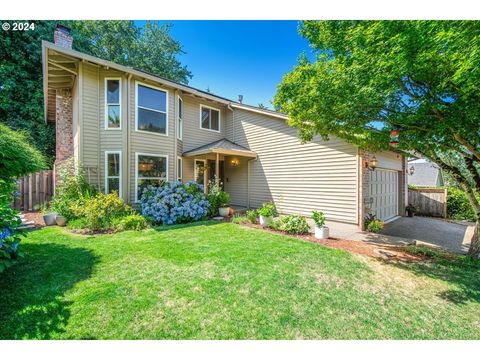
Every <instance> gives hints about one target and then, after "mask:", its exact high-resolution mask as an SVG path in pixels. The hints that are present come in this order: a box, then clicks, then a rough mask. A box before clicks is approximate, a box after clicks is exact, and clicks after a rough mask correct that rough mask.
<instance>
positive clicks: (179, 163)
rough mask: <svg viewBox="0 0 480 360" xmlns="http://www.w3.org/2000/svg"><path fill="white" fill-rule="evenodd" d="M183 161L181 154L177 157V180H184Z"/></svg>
mask: <svg viewBox="0 0 480 360" xmlns="http://www.w3.org/2000/svg"><path fill="white" fill-rule="evenodd" d="M182 165H183V161H182V158H181V157H180V156H179V157H177V180H178V181H180V182H182V174H183V169H182Z"/></svg>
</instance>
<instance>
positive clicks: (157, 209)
mask: <svg viewBox="0 0 480 360" xmlns="http://www.w3.org/2000/svg"><path fill="white" fill-rule="evenodd" d="M209 206H210V203H209V202H208V200H206V198H205V193H204V192H203V186H202V185H199V184H197V183H195V182H188V183H185V184H182V183H181V182H179V181H175V182H171V183H169V182H165V183H164V184H163V185H162V186H160V187H153V186H147V187H146V188H145V189H144V191H143V193H142V196H141V199H140V208H141V212H142V215H143V216H145V217H148V218H150V219H151V220H152V221H153V222H154V223H156V224H166V225H172V224H182V223H188V222H192V221H198V220H201V219H204V218H205V217H206V216H207V214H208V209H209Z"/></svg>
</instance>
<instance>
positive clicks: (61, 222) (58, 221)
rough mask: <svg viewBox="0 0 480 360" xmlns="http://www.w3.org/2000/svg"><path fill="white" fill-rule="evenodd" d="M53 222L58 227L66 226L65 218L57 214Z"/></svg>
mask: <svg viewBox="0 0 480 360" xmlns="http://www.w3.org/2000/svg"><path fill="white" fill-rule="evenodd" d="M55 222H56V224H57V225H58V226H65V225H67V219H65V216H62V215H60V214H57V216H56V217H55Z"/></svg>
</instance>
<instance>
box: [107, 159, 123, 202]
mask: <svg viewBox="0 0 480 360" xmlns="http://www.w3.org/2000/svg"><path fill="white" fill-rule="evenodd" d="M110 154H118V155H119V156H118V163H119V165H120V169H119V172H118V176H109V175H108V155H110ZM122 170H123V166H122V152H121V151H120V150H117V151H110V150H108V151H105V194H108V193H109V189H108V179H109V178H112V179H113V178H117V177H118V196H119V197H122Z"/></svg>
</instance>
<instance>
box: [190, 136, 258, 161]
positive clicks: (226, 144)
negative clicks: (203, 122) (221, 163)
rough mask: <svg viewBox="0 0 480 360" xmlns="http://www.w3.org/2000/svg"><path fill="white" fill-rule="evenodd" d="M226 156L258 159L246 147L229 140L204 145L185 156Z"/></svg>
mask: <svg viewBox="0 0 480 360" xmlns="http://www.w3.org/2000/svg"><path fill="white" fill-rule="evenodd" d="M211 153H216V154H225V155H237V156H246V157H252V158H256V157H257V154H256V153H255V152H253V151H251V150H250V149H247V148H246V147H244V146H241V145H238V144H235V143H234V142H231V141H230V140H227V139H221V140H217V141H214V142H212V143H210V144H206V145H202V146H200V147H197V148H195V149H192V150H189V151H186V152H184V153H183V156H197V155H205V154H211Z"/></svg>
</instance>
